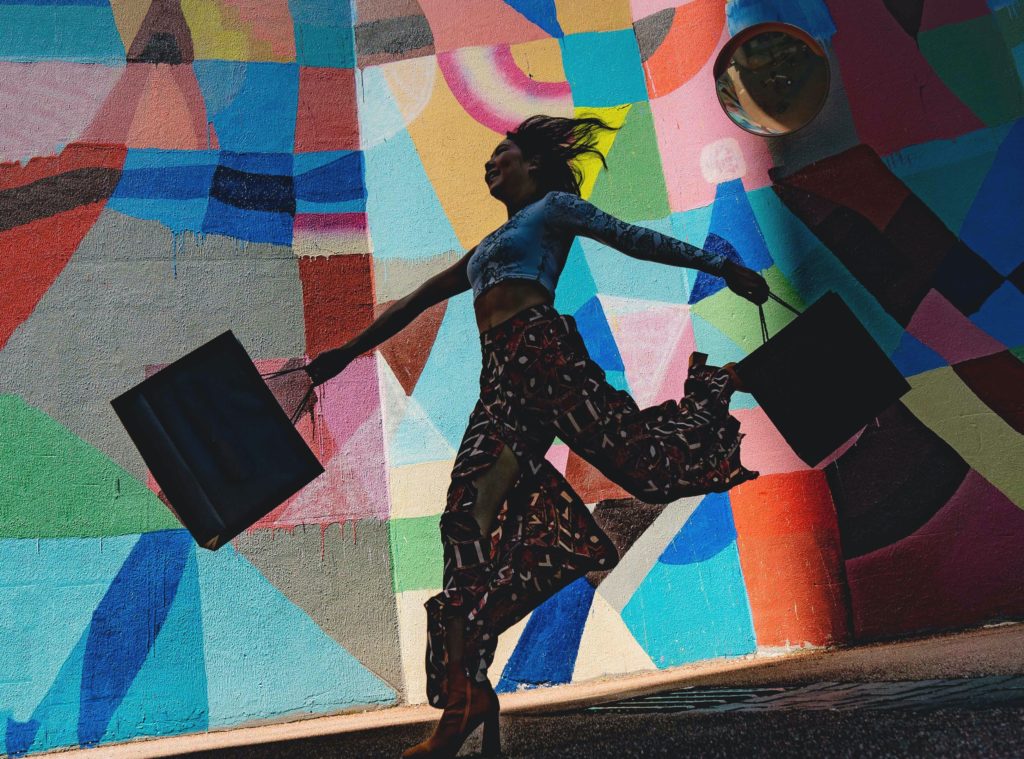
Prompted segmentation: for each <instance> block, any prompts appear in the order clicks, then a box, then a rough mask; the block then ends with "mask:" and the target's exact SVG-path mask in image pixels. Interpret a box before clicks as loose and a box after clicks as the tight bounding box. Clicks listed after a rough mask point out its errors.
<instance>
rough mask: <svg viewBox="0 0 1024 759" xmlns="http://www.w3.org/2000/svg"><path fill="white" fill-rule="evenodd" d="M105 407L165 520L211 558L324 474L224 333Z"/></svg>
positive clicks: (234, 340) (231, 338) (229, 335)
mask: <svg viewBox="0 0 1024 759" xmlns="http://www.w3.org/2000/svg"><path fill="white" fill-rule="evenodd" d="M111 405H112V406H113V407H114V411H116V412H117V415H118V416H119V417H120V418H121V423H122V424H124V426H125V429H126V430H127V431H128V434H129V435H130V436H131V438H132V441H133V442H134V443H135V445H136V447H137V448H138V449H139V453H141V454H142V458H143V459H144V460H145V462H146V465H147V466H148V467H149V470H150V471H151V472H152V474H153V477H154V479H156V481H157V483H158V484H159V485H160V488H161V489H162V490H163V494H164V496H165V498H166V500H167V502H169V504H170V506H171V508H172V510H173V511H174V512H175V514H177V516H178V518H179V519H180V520H181V522H182V523H183V524H184V525H185V527H187V528H188V531H189V532H191V533H192V536H193V537H194V538H195V539H196V542H197V543H199V545H201V546H203V547H205V548H209V549H211V550H213V549H216V548H217V547H219V546H221V545H223V544H224V543H226V542H228V541H229V540H231V538H233V537H235V536H236V535H237V534H238V533H240V532H241V531H242V530H244V529H245V528H246V527H248V526H250V525H252V524H253V523H254V522H256V521H257V520H259V519H260V518H261V517H263V516H265V515H266V514H267V513H269V512H270V511H272V510H273V509H274V508H275V507H277V506H278V505H280V504H281V503H283V502H284V501H285V500H286V499H287V498H288V497H289V496H291V495H292V494H294V493H295V492H296V491H298V490H299V489H300V488H302V487H303V486H304V485H306V484H307V483H309V482H310V481H311V480H313V479H314V478H316V477H317V476H318V475H320V474H322V473H323V471H324V469H323V467H322V466H320V462H319V461H317V458H316V456H314V455H313V452H312V451H311V450H310V449H309V446H307V445H306V443H305V441H304V440H303V439H302V437H301V436H300V435H299V433H298V432H297V431H296V430H295V428H294V427H293V426H292V424H291V421H290V420H289V419H288V417H287V415H286V414H285V412H284V410H283V409H282V408H281V406H280V404H279V403H278V402H277V400H276V399H275V398H274V395H273V394H272V393H271V392H270V389H269V388H268V387H267V385H266V383H265V382H264V381H263V379H262V378H261V377H260V374H259V372H258V371H257V369H256V366H255V365H254V364H253V362H252V360H251V359H250V358H249V356H248V354H247V353H246V352H245V348H243V347H242V344H241V343H240V342H238V340H237V338H235V336H234V335H233V334H232V333H231V332H230V331H228V332H225V333H224V334H222V335H220V336H219V337H216V338H214V339H213V340H211V341H210V342H208V343H206V344H205V345H203V346H201V347H200V348H197V349H196V350H194V351H192V352H191V353H189V354H188V355H186V356H184V357H183V358H181V359H179V360H178V361H175V362H174V363H173V364H170V365H169V366H166V367H164V368H163V369H161V370H160V371H159V372H157V373H156V374H154V375H153V376H152V377H150V378H148V379H147V380H145V381H144V382H142V383H140V384H139V385H136V386H135V387H133V388H132V389H131V390H129V391H128V392H126V393H124V394H123V395H120V396H118V397H117V398H115V399H114V400H113V401H111Z"/></svg>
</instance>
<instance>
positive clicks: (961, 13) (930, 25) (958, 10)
mask: <svg viewBox="0 0 1024 759" xmlns="http://www.w3.org/2000/svg"><path fill="white" fill-rule="evenodd" d="M991 12H992V11H991V10H989V7H988V3H986V2H985V0H928V2H926V3H925V4H924V12H923V13H922V14H921V31H922V32H927V31H930V30H932V29H938V28H939V27H942V26H947V25H948V24H959V23H961V22H963V21H971V20H972V19H976V18H981V17H982V16H987V15H988V14H989V13H991Z"/></svg>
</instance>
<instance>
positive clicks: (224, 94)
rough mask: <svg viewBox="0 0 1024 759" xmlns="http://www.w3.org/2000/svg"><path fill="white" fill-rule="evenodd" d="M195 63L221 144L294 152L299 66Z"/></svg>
mask: <svg viewBox="0 0 1024 759" xmlns="http://www.w3.org/2000/svg"><path fill="white" fill-rule="evenodd" d="M193 67H194V68H195V72H196V77H197V78H198V80H199V87H200V89H201V91H202V93H203V97H204V99H205V101H206V110H207V113H208V114H209V115H208V119H209V121H210V122H211V123H212V124H213V128H214V129H215V130H216V132H217V138H218V140H219V144H220V147H221V148H223V149H224V150H232V151H239V152H267V153H290V152H291V151H292V149H293V148H294V146H295V114H296V107H297V104H298V97H299V66H297V65H296V64H294V63H243V62H236V61H196V62H195V63H194V64H193ZM257 124H258V125H259V127H258V128H256V125H257Z"/></svg>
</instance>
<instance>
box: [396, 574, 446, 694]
mask: <svg viewBox="0 0 1024 759" xmlns="http://www.w3.org/2000/svg"><path fill="white" fill-rule="evenodd" d="M436 593H437V590H430V589H427V590H406V591H404V592H402V593H399V594H398V596H397V601H398V603H397V607H398V631H399V638H400V640H401V652H402V679H403V684H404V685H405V696H406V699H408V703H410V704H425V703H427V673H426V671H425V670H424V668H423V661H424V657H425V656H426V651H427V610H426V609H424V608H423V604H425V603H426V602H427V599H428V598H430V597H431V596H432V595H435V594H436Z"/></svg>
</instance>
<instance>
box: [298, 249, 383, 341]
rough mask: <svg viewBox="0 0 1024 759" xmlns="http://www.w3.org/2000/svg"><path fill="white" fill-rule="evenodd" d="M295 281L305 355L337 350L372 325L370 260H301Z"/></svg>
mask: <svg viewBox="0 0 1024 759" xmlns="http://www.w3.org/2000/svg"><path fill="white" fill-rule="evenodd" d="M299 278H300V279H301V280H302V306H303V314H304V316H305V321H306V353H307V354H308V355H310V356H316V355H317V354H318V353H321V352H323V351H325V350H330V349H331V348H337V347H338V346H339V345H341V344H342V343H344V342H346V341H347V340H349V339H351V338H352V337H354V336H355V335H356V334H357V333H358V332H359V331H360V330H362V329H365V328H366V327H367V326H368V325H369V324H370V322H371V321H373V306H374V295H373V264H372V262H371V260H370V256H368V255H346V256H317V257H306V256H304V257H301V258H299Z"/></svg>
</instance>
